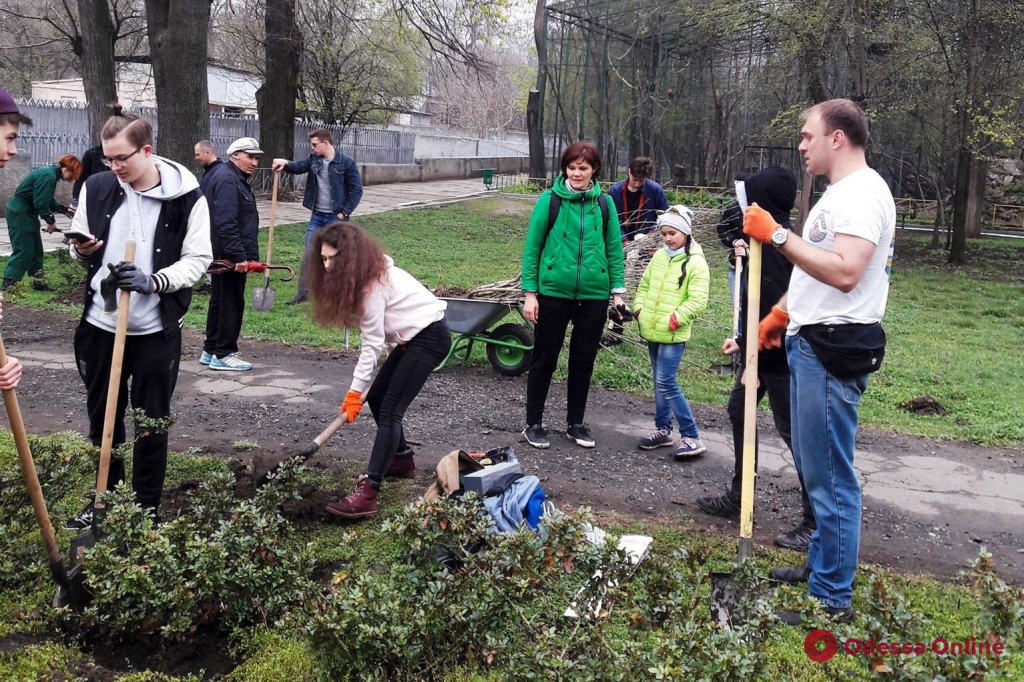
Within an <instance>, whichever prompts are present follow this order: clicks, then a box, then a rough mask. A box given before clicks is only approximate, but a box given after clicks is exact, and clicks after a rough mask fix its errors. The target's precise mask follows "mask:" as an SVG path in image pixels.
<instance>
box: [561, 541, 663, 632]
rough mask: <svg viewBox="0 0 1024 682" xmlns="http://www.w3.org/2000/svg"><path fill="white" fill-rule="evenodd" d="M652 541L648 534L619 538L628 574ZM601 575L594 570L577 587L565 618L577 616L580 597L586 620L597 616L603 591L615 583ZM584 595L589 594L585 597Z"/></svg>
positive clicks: (631, 573) (641, 558) (634, 568)
mask: <svg viewBox="0 0 1024 682" xmlns="http://www.w3.org/2000/svg"><path fill="white" fill-rule="evenodd" d="M594 529H595V530H597V531H600V533H601V534H602V535H604V531H602V530H601V529H600V528H594ZM587 539H588V540H589V539H590V538H589V537H588V538H587ZM653 542H654V538H652V537H650V536H649V535H623V536H622V537H620V538H619V544H618V548H619V550H620V551H623V552H625V553H626V560H627V561H629V563H630V564H631V565H632V566H633V568H632V570H630V572H629V574H628V575H633V571H635V570H636V567H637V566H639V565H640V562H641V561H643V560H644V557H645V556H647V551H648V550H649V549H650V548H651V544H652V543H653ZM595 544H596V543H595ZM603 576H604V573H603V572H602V571H595V572H594V575H592V576H591V577H590V580H588V581H587V583H586V584H585V585H584V586H583V587H581V588H580V589H579V592H577V593H576V596H575V597H574V598H573V600H572V603H571V604H569V608H567V609H566V610H565V614H564V615H565V617H566V618H579V613H578V610H579V609H580V607H581V604H580V600H581V598H584V599H585V600H586V602H587V603H585V604H582V606H583V607H585V610H586V612H587V620H593V619H594V618H597V617H598V615H599V614H600V613H601V604H602V602H603V601H604V594H605V592H607V591H608V588H609V587H614V586H615V584H616V583H615V581H607V582H606V581H603V580H602V577H603ZM627 577H628V576H627ZM585 595H589V596H588V597H585Z"/></svg>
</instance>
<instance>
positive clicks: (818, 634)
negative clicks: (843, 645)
mask: <svg viewBox="0 0 1024 682" xmlns="http://www.w3.org/2000/svg"><path fill="white" fill-rule="evenodd" d="M818 642H824V643H825V648H824V649H819V648H818ZM838 650H839V643H838V642H837V641H836V636H835V635H833V634H832V633H831V632H829V631H828V630H815V631H814V632H811V633H810V634H808V635H807V639H805V640H804V653H805V654H807V658H809V659H811V660H812V661H815V662H817V663H824V662H825V661H828V660H831V658H832V657H833V656H835V655H836V652H837V651H838Z"/></svg>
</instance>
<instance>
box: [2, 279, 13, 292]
mask: <svg viewBox="0 0 1024 682" xmlns="http://www.w3.org/2000/svg"><path fill="white" fill-rule="evenodd" d="M15 284H17V280H14V279H11V278H10V277H4V281H3V283H2V284H0V291H7V289H8V288H10V287H13V286H14V285H15Z"/></svg>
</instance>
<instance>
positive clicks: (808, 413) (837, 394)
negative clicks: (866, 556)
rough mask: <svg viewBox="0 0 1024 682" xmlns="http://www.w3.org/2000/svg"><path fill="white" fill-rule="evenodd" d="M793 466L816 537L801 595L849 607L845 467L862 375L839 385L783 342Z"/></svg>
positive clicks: (857, 498)
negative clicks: (810, 511)
mask: <svg viewBox="0 0 1024 682" xmlns="http://www.w3.org/2000/svg"><path fill="white" fill-rule="evenodd" d="M786 352H787V353H788V355H789V369H790V372H791V376H792V378H791V381H790V404H791V407H792V410H791V412H792V414H791V418H792V430H793V460H794V462H795V464H796V467H797V471H799V472H800V475H801V476H802V477H803V480H804V485H805V486H807V495H808V497H810V500H811V507H812V508H813V509H814V519H815V520H816V521H817V523H818V528H817V530H815V531H814V534H813V535H812V536H811V544H810V547H809V548H808V550H807V566H808V567H809V568H810V569H811V575H810V579H809V581H808V589H807V591H808V593H809V594H810V595H811V596H812V597H816V598H817V599H818V600H819V601H821V603H822V604H824V605H825V606H829V607H832V608H846V607H848V606H850V600H851V598H852V596H853V576H854V574H855V573H856V572H857V552H858V551H859V549H860V514H861V495H860V481H858V480H857V472H856V471H855V470H854V468H853V452H854V440H855V438H856V435H857V408H858V406H859V405H860V397H861V395H862V394H863V393H864V389H865V388H867V385H868V377H867V375H866V374H865V375H862V376H858V377H853V378H851V379H839V378H837V377H835V376H833V375H832V374H829V373H828V371H826V370H825V368H824V367H823V366H822V364H821V362H820V361H819V360H818V358H817V357H816V356H815V355H814V351H813V350H812V349H811V345H810V344H809V343H807V341H806V340H805V339H803V338H802V337H800V336H787V337H786Z"/></svg>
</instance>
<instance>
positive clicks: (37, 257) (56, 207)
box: [2, 154, 82, 289]
mask: <svg viewBox="0 0 1024 682" xmlns="http://www.w3.org/2000/svg"><path fill="white" fill-rule="evenodd" d="M81 172H82V163H81V162H80V161H79V160H78V158H77V157H75V156H73V155H71V154H65V155H64V156H62V157H60V160H59V161H58V162H57V163H56V164H54V165H52V166H44V167H42V168H39V169H37V170H34V171H32V172H31V173H29V174H28V175H26V176H25V179H24V180H22V181H21V184H19V185H18V189H17V190H15V192H14V196H13V197H11V200H10V201H8V202H7V209H6V210H7V230H8V232H9V233H10V236H11V250H12V252H13V253H12V254H11V257H10V258H9V259H8V260H7V267H6V268H5V269H4V279H3V287H2V288H4V289H6V288H7V287H9V286H11V285H12V284H14V283H16V282H19V281H21V278H22V277H24V276H25V274H26V273H27V274H29V275H34V274H36V273H37V272H39V270H40V269H42V267H43V238H42V236H41V235H40V234H39V219H40V218H42V219H43V220H45V221H46V225H47V228H46V231H47V232H53V231H54V230H56V229H57V227H56V220H55V219H54V217H53V214H54V212H60V213H64V212H65V211H66V210H67V209H66V208H65V207H64V206H63V205H62V204H60V203H58V202H57V201H56V200H55V199H54V198H53V194H54V192H55V191H56V189H57V181H58V180H63V181H64V182H74V181H75V179H76V178H77V177H78V175H79V174H80V173H81Z"/></svg>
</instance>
